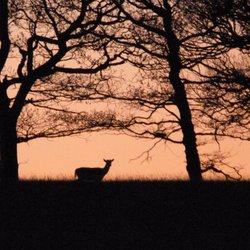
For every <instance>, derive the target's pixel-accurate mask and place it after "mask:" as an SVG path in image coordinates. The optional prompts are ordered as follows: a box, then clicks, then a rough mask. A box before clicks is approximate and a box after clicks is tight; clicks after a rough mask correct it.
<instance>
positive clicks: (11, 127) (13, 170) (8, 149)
mask: <svg viewBox="0 0 250 250" xmlns="http://www.w3.org/2000/svg"><path fill="white" fill-rule="evenodd" d="M0 167H1V180H2V181H4V182H5V181H7V182H9V181H18V161H17V134H16V124H15V122H13V121H11V120H9V119H6V117H5V118H3V119H2V117H0Z"/></svg>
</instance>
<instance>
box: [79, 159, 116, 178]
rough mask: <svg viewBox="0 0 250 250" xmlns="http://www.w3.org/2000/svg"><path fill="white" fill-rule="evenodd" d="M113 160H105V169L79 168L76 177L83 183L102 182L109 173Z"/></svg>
mask: <svg viewBox="0 0 250 250" xmlns="http://www.w3.org/2000/svg"><path fill="white" fill-rule="evenodd" d="M103 160H104V159H103ZM113 160H114V159H112V160H104V161H105V162H106V164H105V166H104V168H87V167H82V168H77V169H76V170H75V177H77V178H78V180H83V181H102V179H103V177H104V176H105V175H106V174H107V173H108V171H109V169H110V167H111V164H112V162H113Z"/></svg>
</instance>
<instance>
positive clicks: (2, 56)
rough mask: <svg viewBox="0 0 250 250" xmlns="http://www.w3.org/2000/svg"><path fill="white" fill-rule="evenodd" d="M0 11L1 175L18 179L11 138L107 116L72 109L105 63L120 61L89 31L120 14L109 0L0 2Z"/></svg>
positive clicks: (72, 128) (78, 128) (80, 126)
mask: <svg viewBox="0 0 250 250" xmlns="http://www.w3.org/2000/svg"><path fill="white" fill-rule="evenodd" d="M0 10H1V15H0V74H1V75H0V167H1V169H0V170H1V171H0V172H1V176H0V178H1V179H2V180H18V161H17V142H24V141H28V140H30V139H35V138H39V137H59V136H65V135H71V134H76V133H80V132H83V131H90V130H94V129H97V130H98V128H100V127H101V126H108V122H107V121H108V120H112V119H113V117H112V116H111V115H109V114H105V113H100V112H97V111H96V112H95V113H92V114H88V113H87V112H84V111H82V110H81V109H80V108H79V107H78V108H76V109H75V110H74V109H73V108H72V107H73V100H76V99H77V98H76V97H77V95H79V93H80V91H81V90H83V89H85V88H88V87H89V86H91V84H92V82H101V81H104V80H105V79H103V77H102V71H103V70H104V69H107V68H109V67H110V66H111V65H118V64H121V63H122V60H121V59H119V57H120V52H118V50H116V51H111V50H110V39H108V38H107V37H106V38H103V39H100V37H99V36H98V37H97V36H96V35H95V33H97V34H102V33H103V30H104V29H106V27H108V28H109V29H111V26H112V25H113V24H115V23H116V22H117V21H118V16H119V15H118V13H117V11H116V10H115V8H114V5H112V3H111V2H110V1H92V0H82V1H76V0H69V1H61V0H60V1H59V0H52V1H47V0H38V1H24V0H21V1H15V0H9V1H8V0H3V1H0ZM98 72H99V74H97V73H98ZM91 74H95V76H93V78H91V77H90V75H91ZM89 89H90V90H89V93H90V91H91V88H89ZM84 93H85V96H84V97H83V95H82V96H81V98H82V99H84V100H87V99H88V95H87V93H88V92H87V91H84ZM73 97H74V98H73ZM103 116H105V123H104V122H103ZM17 130H18V131H17Z"/></svg>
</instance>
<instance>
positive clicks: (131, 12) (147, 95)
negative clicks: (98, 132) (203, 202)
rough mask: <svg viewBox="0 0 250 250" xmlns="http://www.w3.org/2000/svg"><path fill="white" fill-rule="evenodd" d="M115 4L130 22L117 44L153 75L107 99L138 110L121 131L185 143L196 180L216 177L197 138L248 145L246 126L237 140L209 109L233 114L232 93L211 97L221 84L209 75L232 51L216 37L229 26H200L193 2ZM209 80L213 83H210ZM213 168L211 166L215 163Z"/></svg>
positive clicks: (201, 5) (190, 170)
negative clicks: (201, 153) (203, 160)
mask: <svg viewBox="0 0 250 250" xmlns="http://www.w3.org/2000/svg"><path fill="white" fill-rule="evenodd" d="M114 2H115V4H116V6H117V7H118V8H119V10H120V11H121V12H122V14H123V18H124V20H125V21H124V26H123V27H124V30H123V32H120V33H118V34H117V35H116V37H115V38H113V39H114V40H115V41H116V42H117V43H119V44H123V45H124V46H125V47H126V49H127V58H126V60H127V61H129V62H130V63H132V64H133V65H135V66H137V67H138V68H141V69H143V70H144V72H145V71H148V72H149V75H150V76H149V77H148V79H149V80H150V83H148V82H147V81H146V80H145V79H146V78H145V75H144V79H143V80H141V83H142V84H138V86H137V87H135V86H134V87H130V88H128V90H126V91H125V92H123V93H121V91H120V92H119V93H117V92H115V91H113V92H109V93H107V94H106V96H107V97H108V96H109V97H111V98H115V99H116V100H122V101H125V102H127V103H128V104H129V103H131V102H132V103H133V105H137V106H136V108H138V110H139V112H137V113H136V112H135V113H134V114H133V115H132V118H131V120H130V121H129V122H128V120H127V119H126V122H125V125H124V126H122V127H121V129H122V130H125V132H126V133H129V134H131V135H134V136H137V137H142V138H153V139H155V138H158V139H159V140H164V141H171V142H174V143H182V144H183V145H184V147H185V154H186V161H187V171H188V174H189V177H190V180H191V181H201V180H202V173H204V172H205V171H206V170H212V171H214V170H215V169H216V168H215V167H214V166H212V165H211V164H210V165H206V164H203V165H204V166H203V167H204V169H203V168H202V164H201V160H200V156H199V154H198V150H197V136H198V137H202V136H203V137H205V138H207V137H208V136H210V137H214V138H215V140H216V141H218V137H224V136H231V137H234V138H241V139H244V138H243V137H242V136H240V135H239V134H240V133H241V131H242V130H241V129H242V128H243V129H244V126H242V124H240V126H239V130H237V131H238V133H237V134H234V132H235V131H232V130H230V132H229V133H224V132H225V129H226V128H228V124H229V123H223V120H218V119H217V117H216V116H211V113H210V114H209V112H208V109H206V107H208V106H209V103H210V102H211V100H213V99H215V100H216V101H217V104H219V106H218V110H216V109H215V108H214V107H215V106H214V107H213V109H212V111H215V113H217V115H218V116H219V115H221V114H223V113H224V112H225V113H224V117H225V116H227V113H228V111H227V108H226V106H225V105H224V104H225V102H226V100H223V98H222V97H223V92H226V93H229V92H230V91H227V90H225V89H224V90H223V89H222V90H221V91H220V92H219V93H220V96H219V95H218V96H217V97H215V98H214V96H209V95H206V94H207V93H209V91H210V90H211V89H213V86H214V84H215V81H214V79H212V78H211V77H210V76H211V75H209V72H207V73H204V72H205V71H206V70H207V69H208V67H207V66H208V65H212V64H213V63H216V62H217V61H218V60H220V58H221V57H222V56H223V55H226V54H227V53H228V52H229V50H230V49H228V47H227V46H225V44H223V43H221V42H220V41H218V39H217V38H216V37H215V35H216V34H220V35H221V36H223V34H222V33H221V32H220V30H221V29H222V26H223V25H224V23H223V22H216V23H211V22H208V21H207V19H205V20H204V22H200V20H202V17H201V15H200V14H199V12H194V8H193V9H192V8H191V9H190V10H189V6H191V5H192V4H191V3H190V4H189V3H187V1H148V0H141V1H136V2H134V1H130V0H126V1H117V0H114ZM208 3H211V2H210V1H195V3H194V5H192V6H196V8H197V9H198V8H199V9H200V10H203V9H204V8H205V7H207V6H208V5H207V4H208ZM185 4H187V6H186V5H185ZM197 6H198V7H197ZM216 6H217V5H215V7H214V8H212V5H210V7H211V9H209V10H208V12H209V13H210V14H211V12H213V11H214V10H215V9H216V8H217V7H216ZM238 7H239V6H238ZM193 13H195V16H194V18H193ZM208 24H209V25H208ZM244 40H245V38H244ZM210 69H211V66H210ZM204 76H205V77H208V78H210V80H209V81H207V80H204V78H205V77H204ZM230 76H231V77H232V75H230ZM231 90H232V88H231ZM232 92H233V91H231V94H232ZM99 93H101V91H100V92H99ZM101 94H103V95H105V93H101ZM231 94H230V93H229V95H228V96H230V95H231ZM244 95H245V93H244ZM233 98H236V97H235V96H234V97H233ZM222 105H224V106H222ZM132 107H135V106H132ZM221 107H223V110H221ZM176 108H177V110H176ZM162 111H164V112H166V115H165V117H162V116H160V115H159V114H160V113H159V112H162ZM236 112H237V111H236ZM204 113H205V114H206V116H205V117H204ZM244 119H245V118H244ZM216 122H217V124H216ZM218 124H220V126H221V125H223V128H224V129H223V130H218V129H217V128H218V127H217V125H218ZM194 125H195V128H194ZM245 128H246V129H247V126H246V127H245ZM180 131H181V133H182V135H183V138H181V139H180V138H179V137H178V133H179V132H180ZM208 162H210V163H211V159H209V161H208ZM215 162H218V163H222V161H221V159H220V160H219V161H217V160H216V159H215ZM217 170H218V169H217ZM217 172H223V171H222V170H218V171H217ZM236 172H237V171H236Z"/></svg>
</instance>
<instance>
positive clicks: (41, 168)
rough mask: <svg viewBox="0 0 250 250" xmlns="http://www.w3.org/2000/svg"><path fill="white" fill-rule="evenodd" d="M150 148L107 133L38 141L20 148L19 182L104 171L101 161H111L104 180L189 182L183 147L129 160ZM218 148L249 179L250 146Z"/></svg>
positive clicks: (143, 142) (163, 148) (229, 144)
mask: <svg viewBox="0 0 250 250" xmlns="http://www.w3.org/2000/svg"><path fill="white" fill-rule="evenodd" d="M152 145H153V141H151V140H142V139H135V138H131V137H128V136H125V135H110V134H107V133H93V134H83V135H82V136H79V137H69V138H60V139H54V140H47V139H39V140H35V141H31V142H29V143H28V144H21V145H19V173H20V177H21V178H34V177H37V178H58V179H63V178H73V173H74V169H75V168H77V167H83V166H86V167H103V166H104V161H103V158H106V159H112V158H114V159H115V160H114V162H113V165H112V167H111V169H110V171H109V173H108V174H107V176H106V177H105V179H106V180H109V179H133V178H135V179H143V178H146V179H150V178H153V179H157V178H164V179H176V178H181V179H187V178H188V176H187V172H186V169H185V158H184V154H183V150H184V149H183V147H182V146H177V145H174V144H169V143H167V144H165V145H164V144H163V143H160V144H159V145H157V146H156V148H155V149H154V150H153V151H151V153H150V159H149V160H148V161H143V160H145V158H146V155H143V156H142V157H141V158H139V159H136V160H132V159H134V158H136V157H138V156H139V155H140V154H141V153H143V152H144V151H146V150H147V149H149V148H150V147H151V146H152ZM209 148H212V150H218V147H217V146H216V145H213V146H211V145H210V146H209V145H208V146H205V147H204V149H209ZM221 148H222V149H224V150H225V151H226V150H227V151H230V152H231V155H232V158H231V159H229V160H228V162H230V163H231V164H232V165H233V166H234V165H237V166H240V165H241V166H242V167H244V169H242V170H241V174H242V175H243V178H249V176H250V155H249V143H246V142H240V141H235V140H234V141H230V140H225V141H224V143H222V144H221ZM211 177H214V176H213V175H211Z"/></svg>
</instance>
